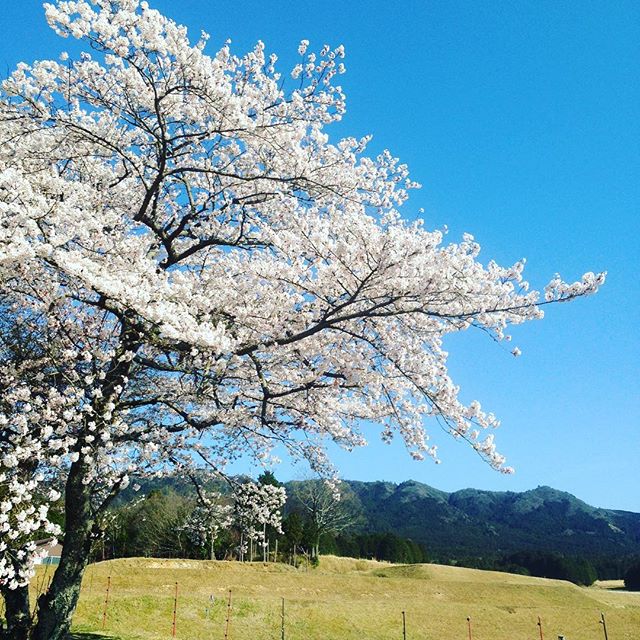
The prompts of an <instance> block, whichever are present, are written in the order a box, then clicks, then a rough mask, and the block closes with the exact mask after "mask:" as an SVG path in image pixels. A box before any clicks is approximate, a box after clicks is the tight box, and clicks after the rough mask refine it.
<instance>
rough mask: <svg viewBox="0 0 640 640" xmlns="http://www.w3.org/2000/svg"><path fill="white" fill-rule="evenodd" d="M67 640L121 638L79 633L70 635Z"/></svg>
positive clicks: (114, 639)
mask: <svg viewBox="0 0 640 640" xmlns="http://www.w3.org/2000/svg"><path fill="white" fill-rule="evenodd" d="M67 640H121V638H120V636H111V635H109V634H105V633H88V632H86V631H77V632H75V633H70V634H69V635H68V636H67Z"/></svg>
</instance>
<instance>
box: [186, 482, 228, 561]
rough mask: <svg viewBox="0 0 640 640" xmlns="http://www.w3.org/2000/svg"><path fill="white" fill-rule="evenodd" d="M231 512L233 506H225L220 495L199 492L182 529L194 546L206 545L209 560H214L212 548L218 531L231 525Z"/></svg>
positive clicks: (203, 491)
mask: <svg viewBox="0 0 640 640" xmlns="http://www.w3.org/2000/svg"><path fill="white" fill-rule="evenodd" d="M232 512H233V506H232V505H230V504H225V502H224V500H223V498H222V495H221V494H220V493H217V492H210V491H205V490H201V491H199V494H198V503H197V504H196V506H195V507H194V509H193V511H192V512H191V513H190V514H189V516H188V517H187V520H186V521H185V523H184V525H183V527H182V529H183V530H184V531H185V532H186V533H187V536H188V537H189V540H190V541H191V542H192V543H193V544H195V545H196V546H199V547H205V546H206V545H207V544H208V545H209V559H210V560H215V555H214V551H213V546H214V544H215V541H216V538H217V537H218V533H219V532H220V530H221V529H226V528H227V527H229V526H230V525H231V524H232V522H233V517H232Z"/></svg>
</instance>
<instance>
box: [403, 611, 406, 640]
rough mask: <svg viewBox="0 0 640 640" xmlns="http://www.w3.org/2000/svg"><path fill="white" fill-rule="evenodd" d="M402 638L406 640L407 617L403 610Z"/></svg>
mask: <svg viewBox="0 0 640 640" xmlns="http://www.w3.org/2000/svg"><path fill="white" fill-rule="evenodd" d="M402 640H407V617H406V615H405V613H404V611H403V612H402Z"/></svg>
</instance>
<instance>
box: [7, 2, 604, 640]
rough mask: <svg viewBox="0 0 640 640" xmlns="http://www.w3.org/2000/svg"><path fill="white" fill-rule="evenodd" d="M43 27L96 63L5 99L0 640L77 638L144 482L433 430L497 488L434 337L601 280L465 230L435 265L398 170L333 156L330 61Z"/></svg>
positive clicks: (109, 7) (92, 24)
mask: <svg viewBox="0 0 640 640" xmlns="http://www.w3.org/2000/svg"><path fill="white" fill-rule="evenodd" d="M45 9H46V16H47V20H48V21H49V24H50V25H51V27H52V28H53V29H54V30H55V31H56V32H57V33H58V34H59V35H60V36H62V37H63V38H75V39H77V40H79V41H81V42H82V43H84V45H86V46H85V51H84V52H83V53H82V54H81V55H80V56H79V57H78V58H72V57H71V56H69V55H67V54H63V55H62V56H60V59H59V60H44V61H39V62H36V63H34V64H32V65H27V64H20V65H18V68H17V69H16V70H15V71H14V72H13V74H12V75H11V76H10V77H9V78H8V79H7V80H5V81H4V83H3V85H2V91H1V93H0V298H1V300H2V305H3V318H4V319H3V338H2V344H1V346H0V369H2V376H1V377H0V378H1V381H0V384H2V398H1V400H0V424H1V425H2V432H1V436H0V486H1V490H0V496H1V497H0V533H1V535H2V538H1V539H0V590H1V591H2V593H3V595H4V597H5V601H6V603H7V619H8V624H9V630H8V632H7V633H8V634H9V637H11V638H12V639H16V640H20V639H22V638H27V637H31V638H34V639H37V640H45V639H46V640H58V639H60V638H62V637H64V635H65V633H66V631H67V630H68V628H69V626H70V622H71V616H72V614H73V611H74V609H75V606H76V602H77V598H78V594H79V588H80V583H81V579H82V574H83V571H84V568H85V566H86V563H87V559H88V555H89V550H90V545H91V540H92V539H93V537H95V535H97V534H96V525H97V523H98V522H99V520H100V517H101V514H103V513H104V510H105V509H106V508H107V507H108V506H109V504H110V503H111V501H112V500H113V499H114V497H115V496H116V495H117V494H118V492H119V491H121V490H122V489H123V488H124V487H126V486H127V484H128V482H129V477H130V476H131V475H132V474H133V473H135V474H138V475H140V474H161V473H163V472H165V471H166V470H167V469H168V468H171V469H173V470H177V471H179V472H180V471H185V472H188V471H189V470H190V469H192V468H193V467H194V466H197V465H201V466H203V467H207V468H208V469H209V470H210V471H213V472H214V473H217V474H220V475H222V474H224V469H225V467H226V466H227V465H228V463H229V462H230V461H233V460H235V459H237V458H238V457H240V456H246V455H248V456H253V457H254V458H257V459H258V460H260V461H261V462H263V463H264V464H265V465H269V464H270V463H271V462H272V461H273V458H275V457H276V456H275V452H274V449H275V448H276V447H279V448H280V449H284V450H286V451H288V452H289V454H291V455H292V456H295V457H298V458H303V459H305V460H307V461H308V463H309V464H310V466H311V467H312V469H313V470H314V471H316V472H319V473H321V474H324V475H326V474H330V473H332V468H331V465H330V463H329V461H328V460H327V457H326V455H325V453H324V447H323V443H324V442H325V441H326V440H332V441H334V442H336V443H338V444H339V445H341V446H342V447H344V448H346V449H352V448H354V447H356V446H360V445H362V444H365V438H364V435H363V433H362V431H361V429H360V425H362V424H365V423H368V424H371V423H373V424H377V425H379V427H380V431H381V434H382V437H383V438H384V439H385V440H390V439H391V438H392V437H394V435H398V436H399V437H400V438H402V440H403V441H404V442H405V444H406V446H407V448H408V450H409V452H410V454H411V455H412V456H413V457H415V458H422V457H425V456H428V457H431V458H434V459H436V460H437V449H436V445H435V444H432V443H431V442H430V440H429V438H428V434H427V430H426V428H427V426H428V424H429V419H431V420H437V421H440V422H441V423H442V424H443V425H445V427H446V429H447V430H449V432H450V433H451V434H452V435H453V436H455V437H457V438H462V439H465V440H466V441H468V442H469V444H470V445H471V447H473V449H475V450H476V451H477V452H478V453H479V454H480V455H481V456H483V457H484V458H485V459H486V460H487V462H488V463H489V464H490V465H492V466H493V467H495V468H496V469H499V470H501V471H505V472H508V471H509V468H508V467H507V466H506V465H505V459H504V457H503V456H502V455H501V454H500V453H498V451H497V450H496V447H495V444H494V441H493V435H492V433H491V429H492V428H493V427H495V426H497V425H498V421H497V419H496V418H495V417H494V416H493V414H491V413H488V412H485V411H484V410H483V409H482V408H481V407H480V404H479V403H477V402H472V403H471V404H469V405H466V404H464V403H462V402H461V401H460V399H459V397H458V387H457V386H456V385H455V383H454V382H453V381H452V379H451V378H450V376H449V374H448V371H447V353H446V351H445V350H444V348H443V340H444V338H445V337H446V335H447V334H449V333H452V332H457V331H463V330H466V329H470V328H474V327H477V328H480V329H482V330H483V331H486V332H488V333H489V334H490V335H492V336H493V337H494V338H495V339H496V340H503V339H505V338H506V337H507V334H506V331H507V327H508V326H509V325H514V324H520V323H522V322H525V321H527V320H532V319H537V318H541V317H542V315H543V312H542V308H541V306H542V305H543V304H547V303H552V302H559V301H567V300H571V299H573V298H576V297H578V296H583V295H585V294H589V293H593V292H595V291H596V290H597V288H598V287H599V286H600V284H602V282H603V281H604V275H603V274H598V275H596V274H591V273H588V274H586V275H585V276H583V278H582V280H581V281H579V282H576V283H573V284H567V283H565V282H563V281H562V280H561V279H560V278H559V277H554V279H553V280H552V281H551V282H550V284H549V285H548V286H547V288H546V289H545V293H544V296H543V298H542V300H541V297H540V295H539V294H538V293H537V292H536V291H531V290H529V288H528V285H527V283H526V282H525V281H524V280H523V267H524V262H518V263H516V264H515V265H513V266H509V267H501V266H499V265H497V264H495V263H494V262H489V263H488V264H482V263H481V262H480V261H479V260H478V254H479V251H480V248H479V246H478V245H477V243H476V242H475V241H474V239H473V237H471V236H470V235H466V236H464V238H463V239H462V241H461V242H459V243H457V244H453V243H450V244H445V243H444V242H443V234H442V233H441V232H440V231H431V230H428V229H426V228H425V226H424V224H423V222H422V221H415V222H406V221H404V220H403V219H402V218H401V217H400V214H399V207H400V205H402V204H403V203H404V202H405V200H406V198H407V191H408V190H409V189H411V188H413V187H415V186H417V185H416V184H415V183H413V182H412V181H411V180H410V179H409V177H408V170H407V167H406V166H405V165H403V164H401V163H399V162H398V160H397V159H396V158H394V157H393V156H392V155H391V154H390V153H388V152H384V153H382V154H380V155H378V156H377V157H369V156H368V155H366V153H365V151H366V147H367V143H368V139H367V138H364V139H361V140H356V139H354V138H345V139H342V140H338V141H332V140H330V139H329V136H328V135H327V132H326V130H327V126H328V125H330V124H331V123H333V122H336V121H337V120H339V119H340V118H341V116H342V114H343V113H344V111H345V101H344V95H343V92H342V89H341V88H340V86H339V85H338V84H337V78H338V76H339V74H340V73H342V72H343V71H344V65H343V63H342V58H343V56H344V51H343V49H342V47H338V48H335V49H332V48H330V47H327V46H325V47H324V48H323V49H322V50H321V51H320V52H319V54H316V53H310V52H309V51H308V43H307V42H306V41H303V42H302V43H301V45H300V48H299V53H300V57H301V61H300V63H299V64H298V65H296V67H295V68H294V69H293V71H292V73H291V77H290V78H285V77H282V76H281V75H280V73H279V72H278V71H276V68H275V64H276V56H275V55H270V56H267V54H266V53H265V50H264V46H263V44H262V43H258V44H257V45H256V47H255V48H254V49H253V50H252V51H250V52H249V53H247V54H246V55H244V56H241V57H239V56H236V55H234V54H233V53H232V52H231V49H230V46H229V45H228V44H227V45H225V46H223V47H222V48H221V49H220V50H219V51H218V52H217V53H215V54H214V55H208V54H206V53H205V45H206V40H207V36H206V35H203V36H202V37H201V38H200V40H199V41H198V42H196V43H195V44H192V43H191V42H190V41H189V39H188V36H187V31H186V29H185V28H184V27H181V26H179V25H177V24H175V23H174V22H172V21H171V20H169V19H167V18H165V17H164V16H162V15H161V14H160V13H158V12H157V11H155V10H153V9H151V8H149V6H148V4H147V3H146V2H139V1H138V0H93V1H89V0H78V1H59V2H57V4H55V5H53V4H46V5H45ZM287 87H290V88H287ZM5 329H6V331H5ZM16 337H17V338H16ZM517 353H519V352H518V351H517V349H516V350H514V355H517ZM487 430H489V432H488V435H486V434H487ZM483 434H484V435H483ZM52 478H56V479H57V480H59V481H60V482H62V483H63V485H64V501H65V522H64V550H63V554H62V558H61V563H60V565H59V567H58V569H57V571H56V573H55V576H54V578H53V581H52V583H51V587H50V589H49V590H48V592H47V593H45V594H43V595H42V596H41V597H40V598H39V601H38V603H37V622H36V623H34V622H33V619H32V617H31V614H30V608H29V602H28V590H27V583H28V580H29V577H30V575H32V563H33V560H34V555H33V554H34V547H33V544H31V540H32V537H33V536H34V535H35V534H36V533H37V532H42V531H46V532H48V533H49V534H55V533H56V530H55V527H54V526H53V525H52V524H51V523H50V522H49V521H48V519H47V507H48V504H49V503H50V500H53V499H54V498H55V497H56V496H55V495H48V494H47V487H48V486H49V485H50V482H51V479H52Z"/></svg>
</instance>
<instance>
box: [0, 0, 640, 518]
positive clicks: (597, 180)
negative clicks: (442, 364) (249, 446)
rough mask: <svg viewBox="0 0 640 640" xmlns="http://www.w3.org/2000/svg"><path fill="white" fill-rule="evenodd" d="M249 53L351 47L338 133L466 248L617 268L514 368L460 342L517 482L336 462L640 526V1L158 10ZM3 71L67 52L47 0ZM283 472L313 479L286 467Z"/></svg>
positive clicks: (362, 456)
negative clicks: (556, 504) (560, 495)
mask: <svg viewBox="0 0 640 640" xmlns="http://www.w3.org/2000/svg"><path fill="white" fill-rule="evenodd" d="M150 4H152V6H154V7H155V8H158V9H160V10H161V11H163V12H164V13H167V14H168V15H171V16H172V17H173V18H174V19H175V20H177V21H178V22H181V23H183V24H186V25H187V26H189V28H190V29H191V33H192V35H193V36H194V38H195V37H197V35H198V34H199V32H200V29H205V30H206V31H208V32H209V33H210V34H211V36H212V38H211V41H210V43H209V51H210V52H214V51H215V50H216V49H217V48H218V47H219V46H220V45H221V44H222V43H223V42H224V40H225V39H226V38H228V37H230V38H231V39H232V41H233V45H232V46H233V48H234V50H235V51H236V52H238V53H242V52H244V51H245V50H247V49H248V48H250V47H251V46H252V45H253V44H254V43H255V41H256V40H258V39H262V40H263V41H264V42H265V43H266V47H267V51H268V53H270V52H275V53H277V54H278V55H279V56H280V59H281V62H282V66H281V69H282V70H283V71H287V70H288V69H289V67H290V65H291V64H293V61H294V59H296V57H297V54H296V47H297V44H298V42H299V40H300V39H302V38H307V39H309V40H311V43H312V48H314V47H317V48H318V49H319V48H320V47H321V46H322V45H323V44H324V43H325V42H327V43H329V44H332V45H337V44H344V45H345V47H346V50H347V59H346V65H347V69H348V73H347V75H346V76H343V77H342V78H343V85H344V86H345V88H346V91H347V98H348V112H347V116H346V117H345V119H344V121H343V123H341V124H340V125H339V126H337V127H334V130H333V134H334V135H335V136H339V135H356V136H360V135H364V134H367V133H371V134H373V135H374V141H373V145H372V149H373V150H374V151H377V150H379V149H382V148H389V149H390V150H391V151H392V152H393V153H394V154H395V155H397V156H399V157H400V158H401V159H402V160H403V161H404V162H406V163H408V164H409V166H410V167H411V170H412V177H413V178H414V179H415V180H417V181H419V182H421V183H422V184H423V185H424V186H423V189H421V190H420V191H418V192H414V193H413V195H412V198H411V199H410V201H409V203H408V205H407V206H406V207H405V209H404V213H405V215H406V216H408V217H411V216H415V215H416V214H417V211H418V209H419V208H420V207H423V208H424V209H425V214H424V217H425V219H426V221H427V225H428V226H430V227H442V226H443V225H445V224H446V225H448V227H449V230H450V232H449V238H450V239H451V240H452V241H453V240H457V239H459V237H460V236H461V234H462V233H463V232H464V231H468V232H470V233H473V234H474V235H475V237H476V238H477V239H478V241H479V242H480V243H481V245H482V247H483V252H482V254H481V255H482V258H483V259H484V260H486V261H488V260H489V259H491V258H495V259H496V260H498V261H499V262H503V263H511V262H512V261H515V260H517V259H519V258H521V257H526V258H527V260H528V269H527V274H528V277H529V279H530V281H531V282H532V283H533V284H534V285H537V286H543V285H544V284H545V283H546V282H547V281H548V279H549V278H550V277H551V276H552V275H553V274H554V273H555V272H556V271H559V272H560V273H561V274H562V275H563V276H564V277H565V278H567V279H569V278H576V277H579V276H580V275H581V274H582V273H583V272H584V271H588V270H593V271H599V270H607V271H608V272H609V277H608V282H607V284H606V286H605V287H604V288H603V289H602V291H601V292H600V293H599V294H598V295H597V296H595V297H592V298H588V299H586V300H581V301H578V302H576V303H573V304H570V305H561V306H558V307H555V308H553V309H549V310H548V311H547V318H546V319H545V320H544V321H542V322H538V323H534V324H530V325H527V326H525V327H521V328H517V329H516V330H515V331H514V342H515V344H518V345H519V346H520V347H521V348H522V350H523V355H522V357H521V358H518V359H515V358H513V357H512V356H510V355H509V352H508V350H507V349H504V348H502V347H500V346H497V345H495V344H494V343H492V342H490V341H489V340H487V339H486V338H484V337H483V336H481V335H475V336H473V335H465V336H456V337H455V338H454V339H452V340H451V341H450V343H449V350H450V352H451V370H452V372H453V374H454V377H455V379H456V380H457V381H458V383H459V384H460V385H461V386H462V389H463V391H462V395H463V399H465V400H471V399H473V398H477V399H479V400H480V401H481V402H482V404H483V406H484V407H486V408H490V409H491V410H493V411H494V412H495V413H496V414H498V415H499V416H500V418H501V419H502V422H503V426H502V427H501V429H500V430H499V431H498V432H497V433H496V438H497V441H498V443H499V446H500V448H501V450H502V451H503V452H504V453H506V454H507V456H508V461H509V463H510V464H512V465H514V466H515V467H516V470H517V473H516V475H515V476H511V477H503V476H501V475H499V474H497V473H495V472H494V471H491V470H490V469H489V468H488V467H487V466H486V465H485V464H483V463H482V462H480V460H479V459H478V458H477V456H475V454H473V453H472V452H471V451H470V450H468V449H466V448H465V447H464V445H461V444H458V443H456V442H453V441H450V439H449V438H448V437H447V436H445V435H444V434H442V433H440V432H438V430H437V427H435V429H436V431H435V432H434V438H437V441H438V442H439V444H440V447H441V456H442V458H443V464H441V465H439V466H435V465H433V464H432V463H430V462H428V461H425V462H423V463H416V462H412V461H411V460H410V459H409V458H408V456H406V455H405V454H404V452H403V450H402V448H401V447H400V446H399V445H398V446H396V445H394V446H392V447H386V446H383V445H381V444H378V443H377V442H376V437H375V435H373V434H372V437H371V440H372V446H370V447H368V448H367V449H363V450H362V451H359V452H358V453H356V454H343V453H340V454H338V455H336V460H337V462H338V464H339V466H340V469H341V471H342V474H343V477H346V478H352V479H363V480H374V479H381V480H392V481H402V480H406V479H415V480H419V481H422V482H426V483H428V484H431V485H433V486H436V487H438V488H440V489H444V490H455V489H459V488H463V487H469V486H472V487H476V488H484V489H500V490H514V491H520V490H525V489H530V488H533V487H535V486H537V485H540V484H548V485H551V486H554V487H556V488H559V489H563V490H566V491H570V492H572V493H574V494H575V495H577V496H578V497H580V498H582V499H583V500H586V501H587V502H589V503H591V504H594V505H596V506H603V507H612V508H619V509H628V510H634V511H640V492H639V487H640V420H639V418H638V415H639V410H640V407H639V403H640V394H639V393H638V388H639V381H640V365H639V363H640V349H639V347H638V334H637V332H638V320H639V317H640V303H639V301H640V285H639V282H640V278H639V271H640V249H639V239H640V222H639V220H640V215H639V214H640V211H639V208H640V206H639V205H640V197H639V196H640V118H639V116H640V82H639V75H638V62H639V61H640V4H639V3H638V2H635V1H628V2H625V1H624V0H617V1H616V2H610V1H608V0H607V1H601V2H599V1H584V0H583V1H580V2H578V1H573V2H572V1H563V2H555V1H554V2H551V1H536V2H533V1H532V2H521V1H514V2H472V1H471V0H467V1H465V2H457V1H454V0H448V1H447V2H440V1H438V2H435V1H422V0H405V1H404V2H401V3H390V2H388V1H383V0H351V1H350V2H348V3H347V2H334V3H324V4H320V3H317V2H314V3H311V2H304V1H297V2H290V1H284V0H280V1H278V0H272V1H269V2H258V1H257V0H251V1H242V0H233V1H230V0H218V1H215V2H214V1H213V0H181V1H180V2H169V1H168V0H155V1H154V0H150ZM0 33H1V37H0V72H2V75H5V74H6V72H7V71H8V70H9V69H11V68H12V67H13V66H14V65H15V64H16V63H17V62H18V61H19V60H26V61H31V60H33V59H35V58H44V57H57V55H58V53H59V51H60V50H62V49H67V48H70V43H67V42H65V41H62V40H59V39H58V38H56V37H55V36H54V35H53V34H52V33H51V32H49V30H48V28H47V26H46V23H45V21H44V15H43V11H42V9H41V6H40V2H37V1H35V0H21V2H8V1H7V0H2V6H1V9H0ZM276 473H277V474H278V475H280V476H281V477H283V478H285V479H286V478H288V477H296V476H300V475H302V474H303V473H304V470H303V469H298V468H293V469H292V468H290V467H289V466H287V465H285V466H283V467H282V468H281V469H280V470H276Z"/></svg>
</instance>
